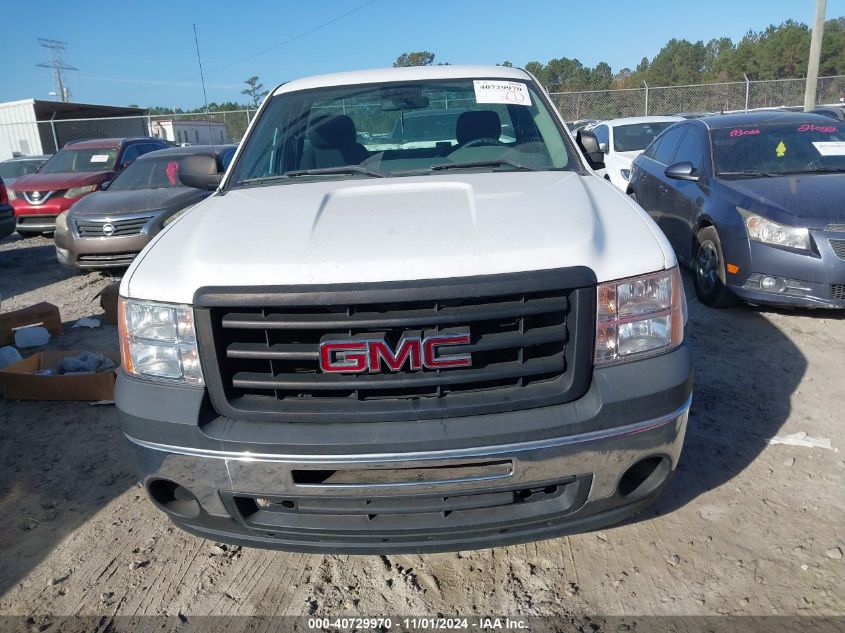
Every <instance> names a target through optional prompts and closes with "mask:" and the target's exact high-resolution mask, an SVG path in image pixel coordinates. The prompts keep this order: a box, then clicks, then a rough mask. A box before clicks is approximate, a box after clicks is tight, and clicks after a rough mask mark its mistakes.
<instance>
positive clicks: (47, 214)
mask: <svg viewBox="0 0 845 633" xmlns="http://www.w3.org/2000/svg"><path fill="white" fill-rule="evenodd" d="M166 147H169V146H168V144H167V143H166V142H165V141H162V140H161V139H157V138H101V139H94V140H90V141H77V142H74V143H68V144H67V145H65V146H64V147H63V148H62V149H61V150H59V152H57V153H56V154H55V155H54V156H53V157H52V158H51V159H50V160H48V161H47V162H46V163H45V164H44V165H43V166H42V167H41V169H40V170H39V171H38V173H36V174H30V175H29V176H22V177H21V178H18V179H17V180H16V181H15V183H14V187H13V189H11V190H9V198H10V199H11V202H12V206H13V207H14V208H15V221H16V228H17V231H18V233H19V234H20V235H22V236H24V237H25V236H28V235H38V234H40V233H50V232H52V231H55V230H56V216H57V215H59V214H60V213H61V212H62V211H67V210H68V209H69V208H70V207H71V206H73V204H74V203H75V202H76V201H77V200H79V199H80V198H82V197H83V196H86V195H88V194H89V193H91V192H92V191H96V190H97V189H99V188H100V187H101V186H102V185H103V183H107V182H109V181H110V180H111V179H112V178H114V176H115V174H116V173H117V172H118V171H120V170H121V169H123V168H124V167H126V166H127V165H129V164H131V163H132V161H134V160H135V159H136V158H138V157H139V156H141V155H143V154H146V153H147V152H153V151H155V150H159V149H165V148H166Z"/></svg>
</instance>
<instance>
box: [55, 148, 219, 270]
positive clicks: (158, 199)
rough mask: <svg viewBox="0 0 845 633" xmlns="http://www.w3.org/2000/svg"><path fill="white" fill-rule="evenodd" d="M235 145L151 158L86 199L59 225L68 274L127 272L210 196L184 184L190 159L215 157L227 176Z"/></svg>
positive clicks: (60, 250)
mask: <svg viewBox="0 0 845 633" xmlns="http://www.w3.org/2000/svg"><path fill="white" fill-rule="evenodd" d="M234 153H235V146H234V145H217V146H210V145H193V146H190V147H176V148H173V149H164V150H158V151H155V152H150V153H149V154H145V155H144V156H141V157H140V158H138V159H137V160H136V161H135V162H134V163H132V164H131V165H130V166H129V167H127V168H126V169H125V170H124V171H122V172H120V173H119V174H118V175H117V176H116V177H115V178H114V180H112V181H111V183H109V184H108V186H107V187H105V188H104V189H103V190H101V191H97V192H95V193H92V194H90V195H88V196H86V197H85V198H82V199H81V200H80V201H79V202H77V203H76V204H75V205H73V207H71V208H70V209H69V210H68V211H66V212H64V213H62V214H61V215H60V216H59V217H58V218H57V219H56V235H55V240H56V258H57V259H58V260H59V263H61V264H62V265H64V266H66V267H68V268H77V269H107V268H125V267H126V266H129V264H131V263H132V260H133V259H135V256H136V255H137V254H138V253H139V252H141V250H142V249H143V248H144V247H145V246H146V245H147V243H149V241H150V240H151V239H152V238H153V237H154V236H155V235H156V234H157V233H158V232H159V231H161V229H162V228H164V227H165V226H166V225H167V224H168V223H169V222H170V221H172V220H173V218H174V216H175V215H176V214H177V213H179V212H180V211H182V210H184V209H186V208H188V207H190V206H193V205H195V204H196V203H198V202H200V201H201V200H203V199H204V198H206V197H207V196H208V195H210V194H211V191H209V190H204V189H194V188H192V187H186V186H185V185H183V184H182V183H181V181H180V179H179V172H180V166H181V163H182V161H183V160H184V159H185V158H186V157H189V156H199V155H204V156H213V157H214V158H215V159H216V161H217V165H218V170H219V172H220V173H221V174H222V173H223V172H224V171H225V169H226V167H228V164H229V162H230V161H231V159H232V156H233V155H234Z"/></svg>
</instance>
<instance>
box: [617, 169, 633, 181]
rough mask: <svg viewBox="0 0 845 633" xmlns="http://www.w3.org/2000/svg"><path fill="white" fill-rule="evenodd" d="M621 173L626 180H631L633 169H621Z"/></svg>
mask: <svg viewBox="0 0 845 633" xmlns="http://www.w3.org/2000/svg"><path fill="white" fill-rule="evenodd" d="M619 174H620V175H621V176H622V177H623V178H624V179H625V180H631V170H630V169H620V170H619Z"/></svg>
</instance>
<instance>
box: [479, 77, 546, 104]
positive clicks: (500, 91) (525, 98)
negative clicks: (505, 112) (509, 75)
mask: <svg viewBox="0 0 845 633" xmlns="http://www.w3.org/2000/svg"><path fill="white" fill-rule="evenodd" d="M472 84H473V87H474V88H475V102H476V103H504V104H506V105H523V106H530V105H531V95H530V94H529V93H528V86H526V85H525V84H524V83H520V82H518V81H501V80H499V81H496V80H493V79H489V80H488V79H476V80H474V81H473V82H472Z"/></svg>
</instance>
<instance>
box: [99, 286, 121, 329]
mask: <svg viewBox="0 0 845 633" xmlns="http://www.w3.org/2000/svg"><path fill="white" fill-rule="evenodd" d="M119 291H120V282H119V281H118V282H116V283H111V284H109V285H108V286H106V287H105V288H103V289H102V290H101V291H100V307H101V308H102V309H103V312H104V313H105V315H106V316H105V318H104V319H103V320H104V321H105V322H106V323H109V324H111V325H115V324H117V296H118V292H119Z"/></svg>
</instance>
